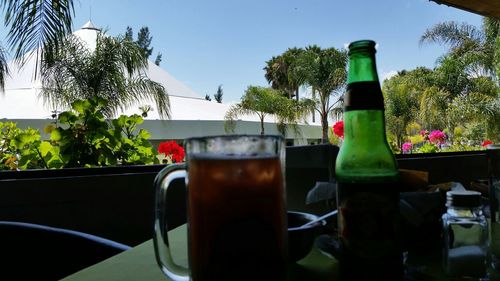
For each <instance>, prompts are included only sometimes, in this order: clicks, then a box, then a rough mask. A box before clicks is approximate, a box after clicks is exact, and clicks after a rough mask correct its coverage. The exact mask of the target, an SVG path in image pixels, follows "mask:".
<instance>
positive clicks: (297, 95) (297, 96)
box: [295, 88, 299, 101]
mask: <svg viewBox="0 0 500 281" xmlns="http://www.w3.org/2000/svg"><path fill="white" fill-rule="evenodd" d="M295 99H296V100H297V101H299V89H298V88H297V89H295Z"/></svg>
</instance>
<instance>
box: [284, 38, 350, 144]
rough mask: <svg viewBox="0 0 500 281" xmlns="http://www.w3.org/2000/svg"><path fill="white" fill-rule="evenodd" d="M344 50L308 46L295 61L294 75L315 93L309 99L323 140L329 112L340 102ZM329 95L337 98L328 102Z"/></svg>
mask: <svg viewBox="0 0 500 281" xmlns="http://www.w3.org/2000/svg"><path fill="white" fill-rule="evenodd" d="M346 66H347V52H345V51H341V50H337V49H335V48H328V49H321V48H319V47H318V46H309V47H307V48H306V50H305V52H303V53H302V54H301V56H300V57H299V58H298V60H297V65H296V67H295V69H294V74H293V75H294V76H297V77H302V78H301V79H303V81H304V82H305V83H306V84H307V85H309V86H310V87H311V88H312V89H313V91H314V92H316V93H317V94H318V96H317V97H315V98H314V99H313V100H311V102H312V103H313V104H314V108H315V110H316V111H317V112H318V113H319V116H320V118H321V127H322V141H323V142H328V114H329V113H331V112H337V111H336V110H335V109H340V107H339V106H341V105H342V102H343V95H342V94H341V92H342V89H343V87H344V85H345V82H346V78H347V70H346ZM332 95H336V96H337V100H336V101H335V102H333V103H331V102H330V98H331V96H332Z"/></svg>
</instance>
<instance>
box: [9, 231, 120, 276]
mask: <svg viewBox="0 0 500 281" xmlns="http://www.w3.org/2000/svg"><path fill="white" fill-rule="evenodd" d="M0 237H1V239H0V255H1V257H2V258H1V259H2V261H1V263H0V269H1V274H2V275H1V276H2V277H4V278H9V280H30V279H33V280H59V279H61V278H63V277H65V276H67V275H70V274H72V273H74V272H76V271H79V270H81V269H83V268H86V267H88V266H90V265H93V264H95V263H98V262H100V261H102V260H104V259H107V258H109V257H111V256H114V255H116V254H118V253H121V252H123V251H125V250H128V249H129V248H130V247H129V246H126V245H123V244H120V243H116V242H114V241H111V240H108V239H104V238H101V237H98V236H94V235H90V234H87V233H82V232H78V231H72V230H67V229H61V228H55V227H49V226H45V225H39V224H31V223H23V222H12V221H0ZM2 280H4V279H2ZM5 280H7V279H5Z"/></svg>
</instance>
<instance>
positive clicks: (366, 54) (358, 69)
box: [347, 50, 379, 84]
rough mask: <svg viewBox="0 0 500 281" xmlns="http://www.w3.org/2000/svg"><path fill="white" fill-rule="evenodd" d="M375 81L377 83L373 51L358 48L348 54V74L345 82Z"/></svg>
mask: <svg viewBox="0 0 500 281" xmlns="http://www.w3.org/2000/svg"><path fill="white" fill-rule="evenodd" d="M366 81H376V82H377V83H378V81H379V80H378V75H377V66H376V63H375V52H374V51H369V50H359V51H357V52H353V53H351V54H350V55H349V76H348V77H347V83H348V84H350V83H354V82H366Z"/></svg>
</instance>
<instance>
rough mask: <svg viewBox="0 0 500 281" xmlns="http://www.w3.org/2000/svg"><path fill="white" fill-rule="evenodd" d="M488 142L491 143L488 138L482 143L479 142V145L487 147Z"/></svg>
mask: <svg viewBox="0 0 500 281" xmlns="http://www.w3.org/2000/svg"><path fill="white" fill-rule="evenodd" d="M490 144H493V142H492V141H490V140H485V141H483V144H481V145H482V146H483V147H487V146H488V145H490Z"/></svg>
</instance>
